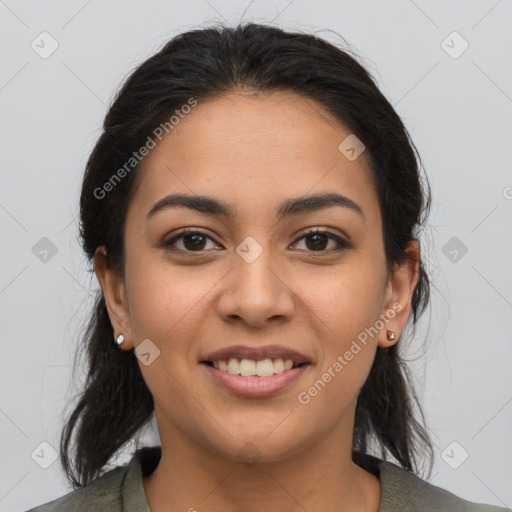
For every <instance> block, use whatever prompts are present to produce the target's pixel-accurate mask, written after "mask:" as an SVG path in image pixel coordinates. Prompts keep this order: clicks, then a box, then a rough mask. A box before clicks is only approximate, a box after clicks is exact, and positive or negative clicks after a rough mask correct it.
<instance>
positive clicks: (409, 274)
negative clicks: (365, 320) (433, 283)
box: [378, 239, 420, 348]
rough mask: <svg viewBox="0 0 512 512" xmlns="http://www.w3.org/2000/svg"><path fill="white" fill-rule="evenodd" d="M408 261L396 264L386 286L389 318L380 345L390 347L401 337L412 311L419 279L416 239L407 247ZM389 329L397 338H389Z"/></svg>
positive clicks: (386, 306) (418, 254) (386, 313)
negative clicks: (412, 300)
mask: <svg viewBox="0 0 512 512" xmlns="http://www.w3.org/2000/svg"><path fill="white" fill-rule="evenodd" d="M406 252H407V255H408V258H407V261H406V262H405V263H403V264H402V265H400V266H396V267H395V269H394V270H393V272H392V274H391V275H390V276H389V280H388V283H387V286H386V292H385V300H384V310H383V311H382V313H383V314H384V315H385V317H386V318H388V321H387V322H386V323H385V327H384V328H383V329H382V330H381V331H380V333H379V337H378V345H379V347H383V348H386V347H390V346H392V345H394V344H395V343H396V342H397V341H398V340H399V338H400V335H401V334H402V332H403V330H404V329H405V325H406V323H407V320H408V319H409V313H410V311H411V299H412V294H413V292H414V288H415V287H416V284H417V283H418V279H419V261H420V246H419V243H418V241H417V240H416V239H413V240H411V241H410V242H409V243H408V245H407V248H406ZM393 313H394V315H393ZM387 331H392V332H394V333H395V339H393V340H389V339H388V337H387Z"/></svg>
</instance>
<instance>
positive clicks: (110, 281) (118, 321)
mask: <svg viewBox="0 0 512 512" xmlns="http://www.w3.org/2000/svg"><path fill="white" fill-rule="evenodd" d="M94 271H95V273H96V277H97V278H98V281H99V283H100V285H101V289H102V290H103V295H104V297H105V303H106V305H107V311H108V316H109V318H110V323H111V324H112V328H113V330H114V339H112V343H114V340H115V339H116V338H117V337H118V336H119V335H120V334H123V336H124V339H125V341H124V342H123V344H122V345H121V347H120V348H122V349H123V350H130V349H132V348H133V336H132V331H131V326H130V315H129V312H128V303H127V300H126V294H125V287H124V282H123V277H122V276H121V275H120V274H119V272H116V271H115V270H113V269H111V268H109V267H108V265H107V250H106V248H105V246H103V245H102V246H100V247H98V248H97V249H96V252H95V253H94Z"/></svg>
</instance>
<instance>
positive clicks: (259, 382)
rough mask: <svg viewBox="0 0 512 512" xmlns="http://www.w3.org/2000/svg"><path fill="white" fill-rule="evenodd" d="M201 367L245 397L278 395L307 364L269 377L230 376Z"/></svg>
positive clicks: (296, 378) (302, 371) (299, 374)
mask: <svg viewBox="0 0 512 512" xmlns="http://www.w3.org/2000/svg"><path fill="white" fill-rule="evenodd" d="M201 366H202V367H203V368H204V369H205V370H206V371H207V372H208V373H209V374H210V375H211V376H212V377H213V378H214V379H216V381H217V382H219V383H220V384H222V385H223V386H224V387H226V388H228V389H229V390H230V391H233V392H234V393H237V394H240V395H245V396H269V395H273V394H274V393H278V392H279V391H282V390H284V389H286V388H288V387H289V386H291V385H292V384H293V383H294V382H295V381H297V380H298V379H299V378H300V376H301V375H302V374H303V373H304V372H305V371H306V370H307V369H308V366H309V364H304V365H302V366H298V367H297V368H291V369H290V370H285V371H284V372H281V373H275V374H274V375H270V376H269V377H258V376H251V377H243V376H242V375H232V374H231V373H228V372H223V371H220V370H217V369H216V368H213V367H211V366H208V365H207V364H204V363H201Z"/></svg>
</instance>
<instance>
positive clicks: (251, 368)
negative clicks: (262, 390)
mask: <svg viewBox="0 0 512 512" xmlns="http://www.w3.org/2000/svg"><path fill="white" fill-rule="evenodd" d="M240 374H241V375H243V376H244V377H250V376H251V375H256V362H255V361H251V360H250V359H242V360H241V361H240Z"/></svg>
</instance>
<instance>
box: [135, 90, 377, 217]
mask: <svg viewBox="0 0 512 512" xmlns="http://www.w3.org/2000/svg"><path fill="white" fill-rule="evenodd" d="M349 136H351V132H350V130H349V129H348V128H346V127H345V126H344V125H343V124H342V123H340V122H339V121H338V120H337V119H335V118H334V117H333V116H332V115H330V114H329V113H328V112H327V111H326V110H325V109H324V108H323V107H322V106H321V105H320V104H318V103H316V102H315V101H313V100H310V99H307V98H304V97H301V96H299V95H297V94H295V93H293V92H274V93H270V94H269V93H265V94H256V95H254V94H251V95H248V94H243V93H231V94H228V95H226V96H223V97H219V98H215V99H211V100H208V101H204V102H198V104H197V106H196V107H195V108H193V109H192V110H191V111H190V113H188V114H186V115H183V116H182V117H181V118H180V119H179V122H178V123H177V124H175V125H174V127H173V128H172V130H171V131H169V133H168V134H167V135H166V136H165V137H164V138H163V139H162V141H161V142H158V144H157V145H156V147H155V148H154V149H152V150H151V152H150V153H149V154H148V155H147V156H146V157H145V158H144V160H143V161H142V165H141V168H139V170H138V173H140V174H139V175H138V176H137V182H138V183H137V190H136V194H135V197H134V199H133V201H132V202H133V203H136V206H137V207H136V208H133V209H132V208H130V209H132V211H137V212H140V213H141V214H144V215H145V214H146V213H147V212H148V211H149V210H150V208H151V206H152V205H153V204H154V203H155V202H156V201H158V200H159V199H161V198H162V197H163V196H165V195H166V194H170V193H175V192H181V193H185V194H191V195H192V194H193V195H197V194H199V195H207V196H214V197H217V198H219V199H222V200H223V202H225V203H229V204H232V205H236V212H237V215H240V216H243V215H249V216H251V215H254V212H255V211H256V210H257V211H258V212H260V213H263V209H264V208H265V209H266V208H267V205H268V209H269V210H270V209H272V207H273V205H277V204H278V203H279V204H280V203H282V200H283V199H285V198H289V197H298V196H304V195H309V194H313V193H325V192H336V193H339V194H343V195H345V196H347V197H349V198H351V199H352V200H354V201H355V202H357V203H358V204H359V205H360V206H361V208H362V209H363V212H364V214H365V217H372V215H373V216H375V215H377V216H378V215H379V212H377V211H375V209H378V200H377V196H376V192H375V189H374V185H373V180H372V178H371V175H370V172H369V169H368V164H367V155H366V154H365V152H363V153H362V154H361V155H360V156H359V157H358V158H356V159H355V160H349V159H348V158H347V157H346V156H345V154H344V153H342V152H341V151H340V149H339V145H340V143H342V142H343V141H344V140H346V139H347V137H349ZM349 140H350V139H349ZM274 213H275V212H274Z"/></svg>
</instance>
